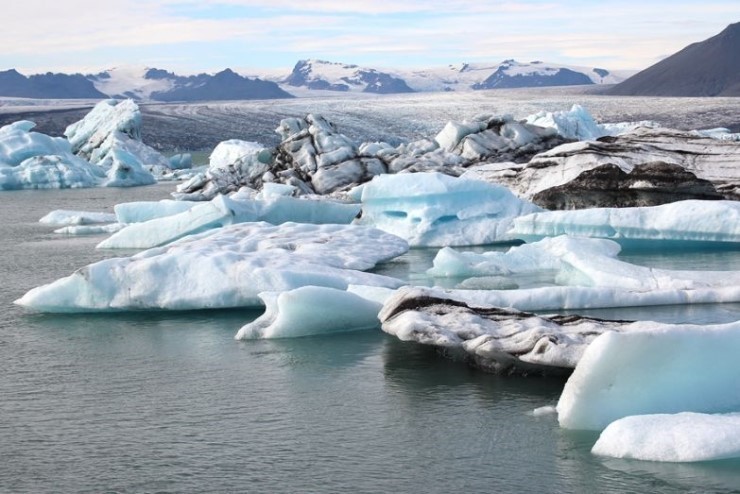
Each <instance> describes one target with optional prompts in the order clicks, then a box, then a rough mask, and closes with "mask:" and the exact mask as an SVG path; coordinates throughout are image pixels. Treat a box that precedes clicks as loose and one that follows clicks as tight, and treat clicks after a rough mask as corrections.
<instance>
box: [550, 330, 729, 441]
mask: <svg viewBox="0 0 740 494" xmlns="http://www.w3.org/2000/svg"><path fill="white" fill-rule="evenodd" d="M738 352H740V322H734V323H729V324H722V325H708V326H698V325H666V324H659V323H655V322H639V323H635V327H634V328H633V329H631V330H630V331H622V332H607V333H604V334H603V335H600V336H599V337H597V338H596V339H594V341H592V342H591V344H590V345H589V346H588V347H587V348H586V351H585V352H584V353H583V356H582V357H581V359H580V361H579V362H578V365H577V366H576V368H575V371H574V372H573V374H572V375H571V376H570V378H569V379H568V381H567V382H566V384H565V387H564V388H563V392H562V394H561V396H560V399H559V401H558V404H557V411H558V422H559V423H560V426H561V427H564V428H567V429H581V430H602V429H604V428H605V427H606V426H607V425H609V424H610V423H612V422H614V421H615V420H617V419H621V418H624V417H628V416H631V415H646V414H657V413H660V414H663V413H669V414H670V413H680V412H697V413H727V412H737V411H740V388H738V386H737V382H738V380H739V379H740V366H738V365H737V355H738Z"/></svg>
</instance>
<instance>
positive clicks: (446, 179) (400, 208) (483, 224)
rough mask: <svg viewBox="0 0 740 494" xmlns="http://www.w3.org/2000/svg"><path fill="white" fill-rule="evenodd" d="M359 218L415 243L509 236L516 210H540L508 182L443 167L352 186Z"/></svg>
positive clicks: (503, 239)
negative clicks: (454, 173) (443, 171)
mask: <svg viewBox="0 0 740 494" xmlns="http://www.w3.org/2000/svg"><path fill="white" fill-rule="evenodd" d="M351 195H352V196H353V197H357V196H359V197H360V200H361V201H362V216H361V217H360V218H359V219H358V220H357V221H356V222H357V223H358V224H362V225H372V226H374V227H376V228H380V229H381V230H384V231H387V232H389V233H393V234H394V235H398V236H400V237H403V238H405V239H406V240H407V241H408V242H409V244H410V245H412V246H448V245H458V246H459V245H481V244H490V243H495V242H509V241H511V240H513V239H514V237H512V236H510V235H509V234H508V233H507V232H508V230H509V228H510V226H511V224H512V221H513V219H514V218H515V217H516V216H519V215H523V214H528V213H532V212H535V211H540V208H538V207H537V206H535V205H533V204H531V203H528V202H525V201H522V200H520V199H518V198H516V197H515V196H514V195H513V194H512V193H511V192H509V191H508V190H507V189H506V188H505V187H501V186H496V185H493V184H489V183H486V182H482V181H480V180H471V179H463V178H456V177H450V176H448V175H444V174H441V173H402V174H398V175H381V176H378V177H375V178H374V179H373V180H372V181H371V182H369V183H367V184H363V185H362V186H360V188H358V189H357V190H354V191H352V193H351Z"/></svg>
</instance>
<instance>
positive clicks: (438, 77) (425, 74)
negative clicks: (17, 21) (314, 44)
mask: <svg viewBox="0 0 740 494" xmlns="http://www.w3.org/2000/svg"><path fill="white" fill-rule="evenodd" d="M624 79H625V75H624V73H611V72H609V71H607V70H605V69H600V68H592V67H573V66H564V65H557V64H549V63H544V62H530V63H520V62H517V61H515V60H506V61H504V62H502V63H498V64H468V63H463V64H458V65H449V66H446V67H439V68H430V69H416V70H409V69H404V70H391V69H383V70H381V69H377V68H370V67H360V66H357V65H352V64H344V63H335V62H328V61H324V60H313V59H309V60H300V61H299V62H298V63H296V65H295V67H294V68H293V70H292V71H291V72H290V73H282V74H280V73H278V74H276V73H272V74H260V75H256V76H253V77H244V76H241V75H239V74H237V73H236V72H234V71H232V70H231V69H226V70H223V71H221V72H218V73H217V74H214V75H209V74H198V75H191V76H182V75H177V74H175V73H173V72H168V71H166V70H162V69H158V68H148V67H147V68H144V67H118V68H113V69H110V70H106V71H104V72H99V73H97V74H89V75H82V74H73V75H67V74H52V73H47V74H39V75H32V76H29V77H26V76H24V75H22V74H20V73H18V72H17V71H16V70H8V71H5V72H0V96H11V97H25V98H51V99H55V98H93V99H99V98H106V97H112V98H133V99H136V100H142V101H165V102H170V101H206V100H237V99H273V98H290V97H292V96H293V94H291V93H296V94H305V92H306V91H308V92H312V91H335V92H364V93H375V94H396V93H411V92H417V91H473V90H481V89H496V88H514V87H539V86H563V85H578V84H614V83H617V82H620V81H622V80H624Z"/></svg>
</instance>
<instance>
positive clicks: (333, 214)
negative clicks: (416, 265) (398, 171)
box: [98, 195, 360, 249]
mask: <svg viewBox="0 0 740 494" xmlns="http://www.w3.org/2000/svg"><path fill="white" fill-rule="evenodd" d="M185 204H188V205H193V206H192V207H187V208H186V207H182V209H184V211H182V212H179V213H176V214H172V215H170V216H159V217H153V218H152V219H149V220H147V221H143V222H139V223H132V224H130V225H128V226H127V227H126V228H124V229H122V230H121V231H119V232H117V233H116V234H114V235H112V236H111V237H109V238H107V239H105V240H104V241H102V242H101V243H100V244H98V248H100V249H146V248H150V247H157V246H160V245H165V244H168V243H170V242H173V241H175V240H177V239H179V238H182V237H184V236H186V235H192V234H194V233H200V232H203V231H206V230H210V229H213V228H219V227H222V226H226V225H232V224H235V223H247V222H256V221H266V222H268V223H272V224H282V223H288V222H295V223H310V224H330V223H333V224H349V223H351V222H352V220H353V219H354V218H355V216H357V215H358V214H359V212H360V206H359V205H357V204H343V203H338V202H334V201H329V200H311V199H297V198H294V197H286V196H281V195H274V196H272V197H271V198H268V199H266V200H261V199H253V200H249V199H245V200H235V199H232V198H229V197H227V196H221V195H219V196H216V198H215V199H213V200H211V201H208V202H204V203H185ZM147 208H152V209H150V210H148V211H147ZM157 208H158V206H156V205H152V204H145V205H143V206H141V208H140V209H141V210H140V211H138V213H137V212H136V211H135V210H136V209H137V206H135V205H132V206H128V207H125V208H122V209H121V216H122V217H126V216H128V217H129V219H130V218H131V217H132V216H136V217H138V218H142V217H144V214H143V213H149V214H148V216H152V215H153V214H152V213H153V212H156V211H159V212H160V213H162V214H163V212H164V211H173V212H174V211H177V210H178V209H179V208H180V207H175V206H173V205H171V204H170V203H164V205H162V206H161V210H157ZM153 210H154V211H153ZM116 212H117V213H118V210H117V211H116ZM156 214H159V213H156Z"/></svg>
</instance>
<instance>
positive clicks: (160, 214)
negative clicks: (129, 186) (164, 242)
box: [113, 199, 198, 224]
mask: <svg viewBox="0 0 740 494" xmlns="http://www.w3.org/2000/svg"><path fill="white" fill-rule="evenodd" d="M197 205H198V203H197V202H191V201H175V200H172V199H164V200H161V201H137V202H122V203H120V204H116V205H115V206H113V211H114V212H115V214H116V221H118V222H119V223H124V224H128V223H143V222H145V221H149V220H153V219H156V218H164V217H165V216H173V215H176V214H179V213H184V212H185V211H188V210H190V209H193V208H194V207H195V206H197Z"/></svg>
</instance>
